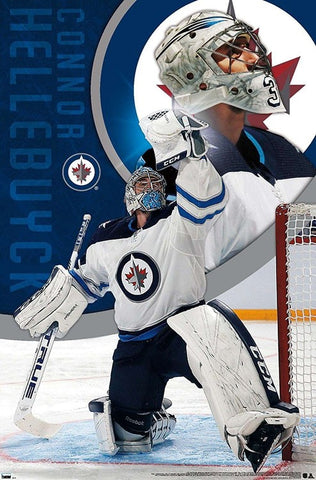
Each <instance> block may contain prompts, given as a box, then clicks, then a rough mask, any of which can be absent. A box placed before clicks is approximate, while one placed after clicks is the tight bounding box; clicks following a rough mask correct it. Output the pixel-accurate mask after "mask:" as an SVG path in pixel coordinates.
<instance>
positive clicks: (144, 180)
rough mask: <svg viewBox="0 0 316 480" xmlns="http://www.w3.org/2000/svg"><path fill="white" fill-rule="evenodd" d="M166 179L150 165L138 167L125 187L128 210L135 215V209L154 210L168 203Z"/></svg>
mask: <svg viewBox="0 0 316 480" xmlns="http://www.w3.org/2000/svg"><path fill="white" fill-rule="evenodd" d="M165 189H166V180H165V179H164V177H163V176H162V175H161V174H160V173H158V172H156V171H155V170H153V169H152V168H150V167H141V168H138V169H137V170H136V171H135V172H134V173H133V175H132V176H131V178H130V179H129V181H128V182H127V184H126V188H125V203H126V208H127V211H128V213H129V214H130V215H133V213H134V212H135V210H138V209H139V210H142V211H143V212H152V211H154V210H160V209H161V208H163V207H164V206H165V205H166V195H165Z"/></svg>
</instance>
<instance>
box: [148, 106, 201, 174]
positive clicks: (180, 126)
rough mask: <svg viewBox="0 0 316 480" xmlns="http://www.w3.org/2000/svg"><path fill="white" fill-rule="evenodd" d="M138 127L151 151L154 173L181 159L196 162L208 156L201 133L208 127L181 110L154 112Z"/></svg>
mask: <svg viewBox="0 0 316 480" xmlns="http://www.w3.org/2000/svg"><path fill="white" fill-rule="evenodd" d="M139 124H140V127H141V129H142V131H143V132H144V134H145V137H146V138H147V140H148V141H149V142H150V143H151V145H152V147H153V149H154V152H155V157H156V168H157V170H163V169H164V168H167V167H169V166H170V165H172V164H175V163H176V162H178V161H179V160H182V159H184V158H188V157H189V158H196V159H199V158H201V157H202V156H203V155H205V153H206V152H207V149H208V146H207V142H206V140H204V138H203V137H202V136H201V134H200V130H202V129H204V128H207V127H208V124H207V123H206V122H202V121H201V120H197V119H195V118H193V117H190V116H189V115H187V114H185V113H184V112H181V111H180V110H176V111H172V110H169V111H168V110H163V111H159V112H155V113H153V114H151V115H148V116H146V117H145V118H143V119H142V120H141V121H140V123H139ZM174 166H175V165H174Z"/></svg>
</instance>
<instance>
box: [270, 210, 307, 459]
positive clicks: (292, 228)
mask: <svg viewBox="0 0 316 480" xmlns="http://www.w3.org/2000/svg"><path fill="white" fill-rule="evenodd" d="M275 231H276V279H277V310H278V347H279V380H280V397H281V400H283V401H286V402H290V403H293V404H295V405H296V406H298V407H299V409H300V414H301V421H300V424H299V425H298V427H297V430H296V432H295V434H294V436H293V439H292V442H291V443H290V444H289V445H288V446H287V447H286V448H285V449H284V450H283V459H284V460H297V461H307V462H310V461H313V462H314V461H315V462H316V205H311V204H303V203H302V204H282V205H280V206H279V207H278V208H277V209H276V222H275Z"/></svg>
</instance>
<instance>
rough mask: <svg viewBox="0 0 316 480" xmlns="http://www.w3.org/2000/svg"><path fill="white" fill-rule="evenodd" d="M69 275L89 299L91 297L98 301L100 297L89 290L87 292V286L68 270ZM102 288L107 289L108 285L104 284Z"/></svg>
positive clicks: (73, 272) (74, 273) (72, 271)
mask: <svg viewBox="0 0 316 480" xmlns="http://www.w3.org/2000/svg"><path fill="white" fill-rule="evenodd" d="M69 273H70V275H71V276H72V277H73V278H74V279H75V280H76V281H77V282H78V283H79V285H80V287H82V289H83V290H84V291H85V292H86V293H87V294H88V295H89V296H90V297H93V298H95V299H96V300H99V299H100V295H96V294H95V293H92V292H91V290H89V288H88V286H87V284H86V283H85V282H84V281H83V280H82V278H81V277H80V276H79V275H78V274H77V273H76V272H75V271H74V270H70V271H69ZM102 286H104V287H108V286H109V284H108V283H104V284H103V285H102ZM100 288H102V287H101V285H100Z"/></svg>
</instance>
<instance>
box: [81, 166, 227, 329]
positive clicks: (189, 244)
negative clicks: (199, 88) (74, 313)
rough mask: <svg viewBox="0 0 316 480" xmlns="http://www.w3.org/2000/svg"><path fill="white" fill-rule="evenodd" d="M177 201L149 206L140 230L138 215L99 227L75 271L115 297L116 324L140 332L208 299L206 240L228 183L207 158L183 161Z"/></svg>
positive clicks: (90, 289) (97, 291) (94, 290)
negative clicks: (152, 209)
mask: <svg viewBox="0 0 316 480" xmlns="http://www.w3.org/2000/svg"><path fill="white" fill-rule="evenodd" d="M176 183H177V202H176V203H173V204H171V205H169V206H168V207H166V208H164V209H162V210H157V211H155V212H152V214H151V216H150V218H149V219H148V221H147V223H146V225H145V226H144V228H142V229H138V230H137V229H136V226H135V217H126V218H122V219H119V220H113V221H109V222H107V223H104V224H102V225H100V227H99V229H98V230H97V232H96V234H95V235H94V237H93V239H92V242H91V245H90V246H89V247H88V249H87V251H86V254H85V256H84V257H83V258H82V259H81V261H80V264H79V268H78V269H77V270H75V271H73V275H74V277H75V278H76V279H77V280H78V281H79V282H80V284H81V285H82V287H83V288H84V290H85V292H86V294H87V295H88V298H89V301H90V302H93V301H95V300H96V299H97V298H99V297H101V296H103V295H104V294H105V293H106V292H107V291H108V290H109V291H111V292H112V294H113V295H114V297H115V306H114V310H115V313H114V315H115V322H116V324H117V326H118V329H119V330H123V331H127V332H138V331H141V330H143V329H144V328H148V327H152V326H155V325H157V324H158V323H160V322H162V321H163V320H165V319H166V318H168V316H170V315H172V313H173V312H175V311H177V310H178V309H179V308H181V307H184V306H186V305H194V304H197V303H198V302H199V301H201V300H202V299H203V296H204V292H205V288H206V281H205V273H204V262H205V261H204V244H205V238H206V234H207V232H208V231H209V230H210V229H211V226H212V225H214V224H215V223H216V221H217V219H218V217H219V216H220V214H221V212H222V211H223V209H224V207H225V204H226V201H227V195H226V193H225V192H226V190H225V187H224V183H223V181H222V179H221V177H220V176H219V175H218V173H217V172H216V170H215V169H214V167H213V165H212V164H211V163H210V162H209V161H208V160H206V159H203V158H202V159H201V160H188V159H186V160H184V161H183V162H181V166H180V169H179V173H178V177H177V182H176Z"/></svg>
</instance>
